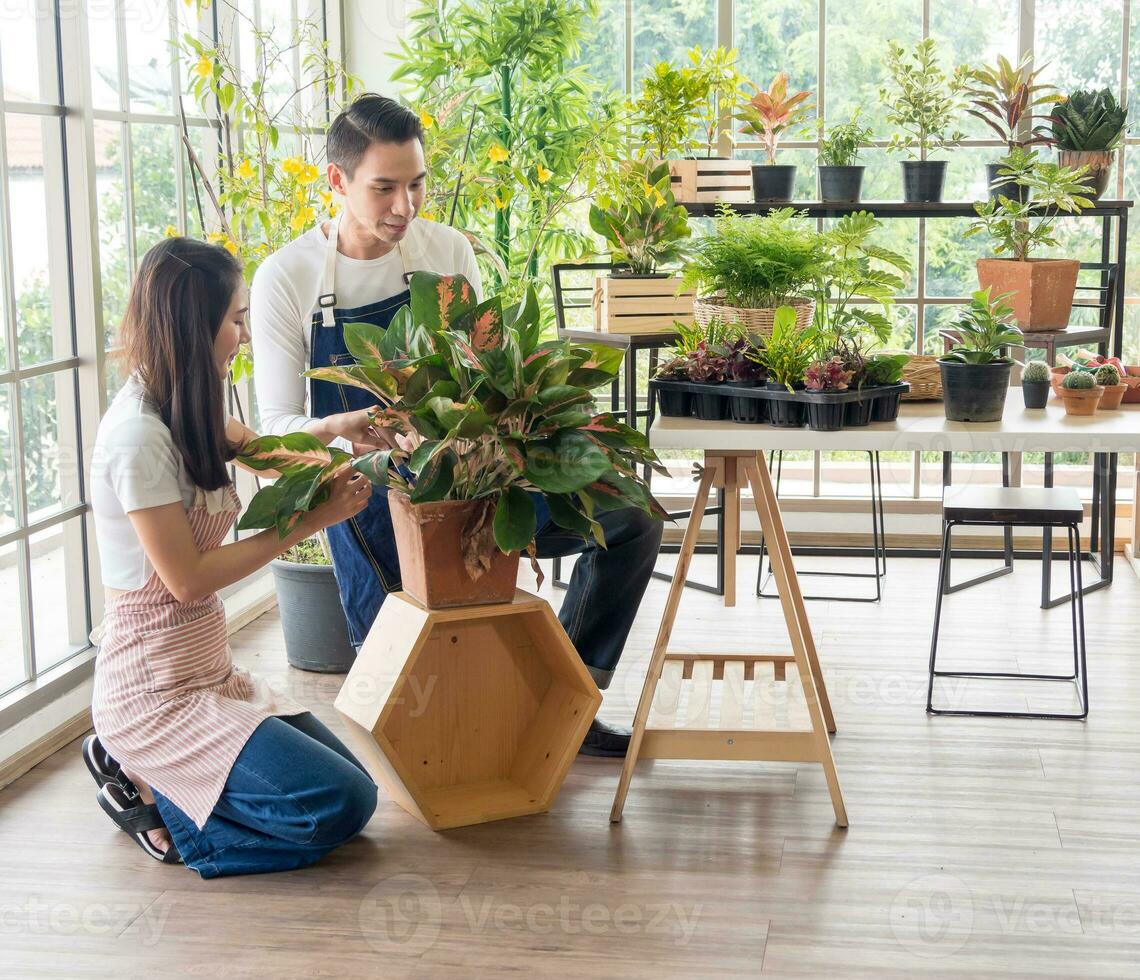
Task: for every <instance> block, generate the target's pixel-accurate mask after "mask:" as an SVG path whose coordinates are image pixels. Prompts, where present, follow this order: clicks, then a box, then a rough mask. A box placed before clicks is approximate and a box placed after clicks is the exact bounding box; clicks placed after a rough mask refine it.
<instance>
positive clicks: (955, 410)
mask: <svg viewBox="0 0 1140 980" xmlns="http://www.w3.org/2000/svg"><path fill="white" fill-rule="evenodd" d="M1008 298H1009V296H1008V294H1001V295H998V296H994V297H992V298H991V296H990V291H989V289H981V290H978V291H977V292H975V293H974V294H973V296H972V297H971V299H970V306H969V308H968V309H966V310H964V311H963V312H962V314H961V315H960V316H959V317H958V319H957V320H955V321H954V323H953V325H952V326H951V328H950V330H946V331H942V336H943V337H945V338H946V339H947V340H949V341H951V343H953V344H954V347H953V348H952V349H951V350H950V351H949V352H947V353H946V354H944V355H943V356H942V357H940V358H939V359H938V367H939V369H940V370H941V372H942V394H943V404H944V405H945V409H946V418H948V419H950V421H952V422H1000V421H1001V417H1002V414H1003V413H1004V411H1005V395H1006V391H1007V390H1008V389H1009V372H1010V368H1011V367H1013V358H1012V357H1011V356H1010V354H1009V349H1010V348H1011V347H1021V346H1023V345H1022V343H1021V341H1022V334H1021V331H1020V330H1018V329H1017V327H1015V326H1014V325H1013V323H1012V319H1013V309H1012V308H1011V307H1010V306H1009V304H1008V303H1007V302H1006V301H1007V300H1008Z"/></svg>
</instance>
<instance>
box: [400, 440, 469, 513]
mask: <svg viewBox="0 0 1140 980" xmlns="http://www.w3.org/2000/svg"><path fill="white" fill-rule="evenodd" d="M421 448H422V447H421ZM458 462H459V460H458V458H457V457H456V455H455V453H454V452H453V451H452V450H451V449H447V450H444V451H443V452H440V453H436V454H435V455H434V456H432V457H431V459H430V460H428V461H427V462H426V463H425V464H424V466H423V468H422V469H421V470H420V472H419V474H418V475H417V477H416V483H415V486H413V487H412V493H411V499H412V503H414V504H419V503H424V502H425V501H435V500H443V499H445V498H446V497H447V494H448V492H449V491H450V490H451V486H452V482H453V481H454V479H455V467H456V465H457V464H458Z"/></svg>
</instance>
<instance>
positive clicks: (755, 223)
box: [682, 207, 830, 337]
mask: <svg viewBox="0 0 1140 980" xmlns="http://www.w3.org/2000/svg"><path fill="white" fill-rule="evenodd" d="M829 256H830V253H829V251H828V246H827V241H826V239H825V238H824V237H823V236H822V235H820V234H819V233H818V232H816V231H815V230H814V229H813V228H811V227H810V225H809V224H808V222H807V219H806V218H804V217H803V216H802V215H800V214H797V213H796V212H795V211H794V210H793V209H791V208H783V209H779V210H774V211H771V212H769V213H768V214H766V215H740V214H735V213H733V211H732V209H731V208H728V207H722V208H721V209H720V212H719V213H718V214H717V217H716V219H715V221H714V223H713V230H712V233H711V234H710V235H706V236H705V237H703V238H700V239H698V240H696V241H695V242H694V243H693V248H692V256H691V258H690V259H689V261H688V262H687V263H686V264H685V271H684V274H683V276H682V279H683V281H684V283H685V285H686V286H695V287H696V289H697V298H696V299H695V300H694V302H693V318H694V320H695V321H696V322H697V323H698V324H700V325H701V326H707V325H708V323H709V322H710V321H711V320H712V319H714V318H719V319H721V320H723V321H725V322H726V323H739V324H741V325H742V326H743V327H744V329H745V330H746V332H747V333H748V334H749V335H759V336H762V337H763V336H767V335H768V334H770V333H771V332H772V326H773V323H774V321H775V316H776V310H777V308H779V307H781V306H790V307H793V308H794V313H795V316H796V322H797V323H798V324H799V326H800V327H801V328H805V327H807V326H809V325H810V324H811V322H812V315H813V313H814V310H815V303H814V301H813V300H812V298H811V295H810V294H811V291H812V290H813V288H814V285H815V283H816V281H817V280H818V279H819V277H820V276H821V275H822V274H823V271H824V269H825V266H826V263H827V262H828V260H829Z"/></svg>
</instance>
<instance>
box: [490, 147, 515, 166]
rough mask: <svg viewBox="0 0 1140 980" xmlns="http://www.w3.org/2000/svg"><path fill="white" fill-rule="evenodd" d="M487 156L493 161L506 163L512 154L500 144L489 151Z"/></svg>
mask: <svg viewBox="0 0 1140 980" xmlns="http://www.w3.org/2000/svg"><path fill="white" fill-rule="evenodd" d="M487 156H489V157H490V158H491V162H492V163H505V162H506V161H507V160H509V159H510V158H511V155H510V154H509V153H508V152H507V151H506V150H505V149H503V147H501V146H499V145H498V144H496V145H495V146H492V147H491V149H490V150H488V151H487Z"/></svg>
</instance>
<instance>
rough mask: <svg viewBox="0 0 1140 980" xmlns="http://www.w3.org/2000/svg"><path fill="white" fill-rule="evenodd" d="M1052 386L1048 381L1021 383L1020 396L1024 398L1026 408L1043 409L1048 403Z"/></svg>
mask: <svg viewBox="0 0 1140 980" xmlns="http://www.w3.org/2000/svg"><path fill="white" fill-rule="evenodd" d="M1051 389H1052V385H1050V384H1049V382H1048V381H1037V382H1033V381H1030V382H1029V383H1028V384H1027V383H1026V382H1024V381H1022V382H1021V394H1022V396H1023V397H1024V398H1025V407H1026V408H1044V407H1045V405H1046V403H1047V402H1048V401H1049V392H1050V390H1051Z"/></svg>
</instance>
